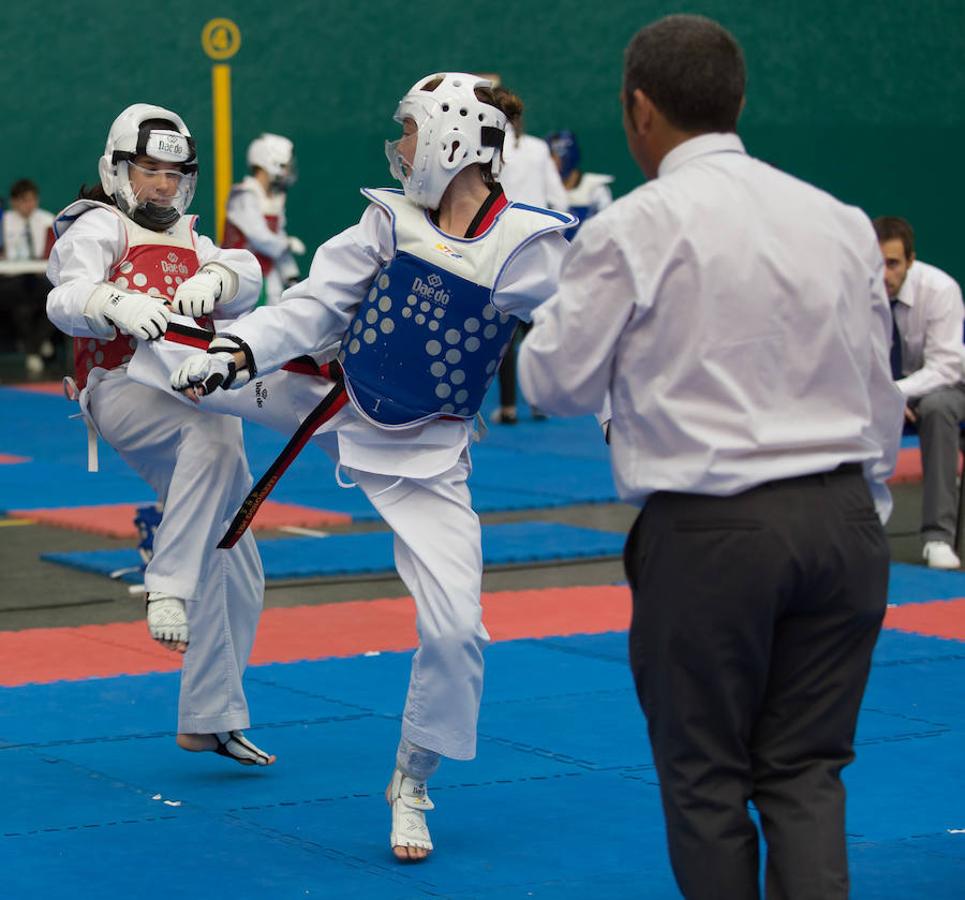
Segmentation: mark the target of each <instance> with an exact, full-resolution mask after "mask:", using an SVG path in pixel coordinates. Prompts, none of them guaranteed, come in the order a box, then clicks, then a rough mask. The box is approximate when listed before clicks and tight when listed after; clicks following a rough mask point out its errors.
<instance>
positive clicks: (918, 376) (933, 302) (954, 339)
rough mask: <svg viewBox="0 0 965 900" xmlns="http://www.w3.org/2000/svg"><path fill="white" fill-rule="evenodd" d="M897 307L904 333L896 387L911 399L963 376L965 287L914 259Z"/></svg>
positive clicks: (953, 382) (955, 382) (901, 332)
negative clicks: (899, 374) (905, 374)
mask: <svg viewBox="0 0 965 900" xmlns="http://www.w3.org/2000/svg"><path fill="white" fill-rule="evenodd" d="M896 299H897V300H898V302H897V303H896V304H895V306H894V314H895V321H896V322H897V324H898V334H899V335H901V368H902V373H903V374H904V373H908V374H907V376H906V377H905V378H902V379H900V380H899V381H898V382H897V384H898V390H900V391H901V393H902V394H903V395H904V396H905V398H906V399H908V400H914V399H917V398H919V397H924V396H925V394H930V393H932V392H933V391H937V390H939V389H940V388H945V387H952V386H953V385H956V384H958V383H959V382H960V381H961V380H962V323H963V320H965V307H963V305H962V290H961V288H960V287H959V286H958V282H956V281H955V279H954V278H952V277H951V276H950V275H946V274H945V273H944V272H943V271H942V270H941V269H936V268H935V267H934V266H930V265H928V263H923V262H918V260H915V261H914V262H913V263H912V264H911V268H910V269H909V270H908V274H907V275H906V276H905V281H904V283H903V284H902V286H901V290H899V291H898V297H897V298H896Z"/></svg>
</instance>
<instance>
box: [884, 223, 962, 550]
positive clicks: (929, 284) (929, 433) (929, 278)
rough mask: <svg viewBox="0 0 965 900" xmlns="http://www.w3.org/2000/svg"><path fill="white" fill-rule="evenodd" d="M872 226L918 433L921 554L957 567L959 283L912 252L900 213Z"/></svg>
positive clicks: (903, 387)
mask: <svg viewBox="0 0 965 900" xmlns="http://www.w3.org/2000/svg"><path fill="white" fill-rule="evenodd" d="M874 226H875V232H876V233H877V235H878V241H879V243H880V245H881V255H882V256H883V257H884V261H885V288H886V289H887V291H888V299H889V300H890V301H891V310H892V315H893V316H894V320H895V328H896V331H897V337H896V335H894V334H893V335H892V341H893V345H894V349H893V351H892V376H893V377H894V378H895V381H896V384H897V385H898V390H900V391H901V394H902V396H903V397H904V398H905V402H906V404H907V405H906V407H905V418H906V419H907V420H908V421H909V422H913V423H914V424H915V425H916V426H917V428H918V435H919V438H920V439H921V463H922V474H923V481H924V483H923V491H922V502H921V539H922V555H923V557H924V560H925V562H926V563H927V564H928V566H929V567H930V568H933V569H957V568H958V567H959V566H961V564H962V563H961V560H960V559H959V558H958V554H957V550H958V548H957V547H953V546H952V545H953V544H954V543H955V522H956V519H957V516H958V491H957V490H956V489H955V476H956V472H957V466H958V445H959V434H960V423H961V421H962V420H963V419H965V385H963V384H962V349H963V348H962V322H963V319H965V307H963V305H962V291H961V288H959V286H958V284H957V283H956V281H955V280H954V279H953V278H952V277H951V276H950V275H946V274H945V273H944V272H943V271H941V269H936V268H935V267H934V266H930V265H928V263H923V262H919V261H918V260H917V259H916V258H915V233H914V231H913V230H912V227H911V225H910V224H909V223H908V222H906V221H905V220H904V219H901V218H898V217H897V216H880V217H879V218H877V219H875V221H874Z"/></svg>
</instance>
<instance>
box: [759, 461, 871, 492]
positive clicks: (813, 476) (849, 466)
mask: <svg viewBox="0 0 965 900" xmlns="http://www.w3.org/2000/svg"><path fill="white" fill-rule="evenodd" d="M863 471H864V469H863V467H862V465H861V463H857V462H849V463H841V465H840V466H838V467H837V468H836V469H830V470H828V471H826V472H811V473H810V474H808V475H791V476H790V477H788V478H775V479H774V481H765V482H764V483H763V484H760V485H758V487H778V486H780V485H784V484H801V483H807V482H809V481H818V482H823V481H826V480H827V479H828V478H838V477H840V476H841V475H861V474H862V473H863ZM751 490H753V488H751Z"/></svg>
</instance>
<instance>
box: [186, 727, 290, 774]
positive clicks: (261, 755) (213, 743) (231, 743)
mask: <svg viewBox="0 0 965 900" xmlns="http://www.w3.org/2000/svg"><path fill="white" fill-rule="evenodd" d="M175 740H176V741H177V744H178V746H179V747H180V748H181V749H182V750H189V751H191V752H192V753H206V752H210V753H217V754H219V755H221V756H227V757H228V758H229V759H233V760H234V761H235V762H238V763H241V765H243V766H270V765H272V764H274V762H275V760H277V759H278V757H277V756H275V755H274V754H269V753H265V751H264V750H262V749H260V748H259V747H256V746H255V745H254V744H253V743H252V742H251V741H249V740H248V738H246V737H245V736H244V734H243V733H242V732H241V731H230V732H224V733H223V734H220V735H219V734H187V733H184V732H182V733H180V734H178V736H177V738H175Z"/></svg>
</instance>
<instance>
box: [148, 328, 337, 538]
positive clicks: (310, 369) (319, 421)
mask: <svg viewBox="0 0 965 900" xmlns="http://www.w3.org/2000/svg"><path fill="white" fill-rule="evenodd" d="M213 337H214V335H213V334H212V333H211V332H210V331H205V330H203V329H201V328H191V327H190V326H188V325H181V324H180V323H178V322H171V323H169V324H168V327H167V331H166V332H165V333H164V339H165V340H168V341H171V342H172V343H175V344H187V345H188V346H191V347H197V348H198V349H199V350H205V349H207V347H208V344H210V343H211V339H212V338H213ZM282 369H284V370H285V371H286V372H295V373H296V374H299V375H311V376H315V377H316V378H324V379H326V380H328V381H333V382H335V384H334V386H333V387H332V389H331V390H330V391H329V392H328V393H327V394H326V395H325V396H324V397H323V398H322V399H321V401H320V402H319V403H318V404H317V405H316V406H315V408H314V409H313V410H312V411H311V412H310V413H309V414H308V415H307V416H306V417H305V419H304V421H303V422H302V424H301V425H299V426H298V429H297V431H296V432H295V433H294V434H293V435H292V436H291V438H290V439H289V440H288V443H287V444H285V447H284V449H283V450H282V451H281V453H279V454H278V456H277V457H276V458H275V461H274V462H273V463H272V464H271V465H270V466H269V467H268V470H267V471H266V472H265V474H264V475H262V476H261V478H259V479H258V483H257V484H256V485H255V486H254V487H253V488H252V489H251V490H250V491H249V492H248V496H247V497H245V499H244V501H243V502H242V504H241V506H240V507H239V509H238V512H237V513H235V517H234V518H233V519H232V520H231V524H230V525H229V526H228V530H227V531H226V532H225V534H224V537H222V538H221V540H220V541H219V542H218V549H219V550H228V549H230V548H231V547H234V545H235V544H237V543H238V541H239V540H240V538H241V536H242V535H243V534H244V533H245V531H247V530H248V526H249V525H250V524H251V520H252V519H254V517H255V514H256V513H257V512H258V510H259V508H260V507H261V504H262V503H264V502H265V500H267V499H268V495H269V494H270V493H271V492H272V489H273V488H274V487H275V485H276V484H278V481H279V479H280V478H281V476H282V475H284V474H285V471H286V470H287V469H288V467H289V466H290V465H291V464H292V463H293V462H294V461H295V457H296V456H298V454H299V453H301V451H302V448H303V447H304V446H305V445H306V444H307V443H308V442H309V440H310V439H311V437H312V435H313V434H315V432H316V431H318V429H319V428H321V427H322V425H324V424H325V423H326V422H327V421H328V420H329V419H331V418H332V417H333V416H334V415H335V414H336V413H337V412H338V411H339V410H340V409H341V408H342V407H343V406H345V404H346V403H348V393H347V391H346V390H345V378H344V376H343V374H342V367H341V365H339V363H338V361H337V360H332V361H331V362H330V363H325V364H324V365H318V363H316V362H315V360H314V359H312V358H311V357H310V356H300V357H298V358H297V359H293V360H291V361H289V362H287V363H285V365H283V366H282Z"/></svg>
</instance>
